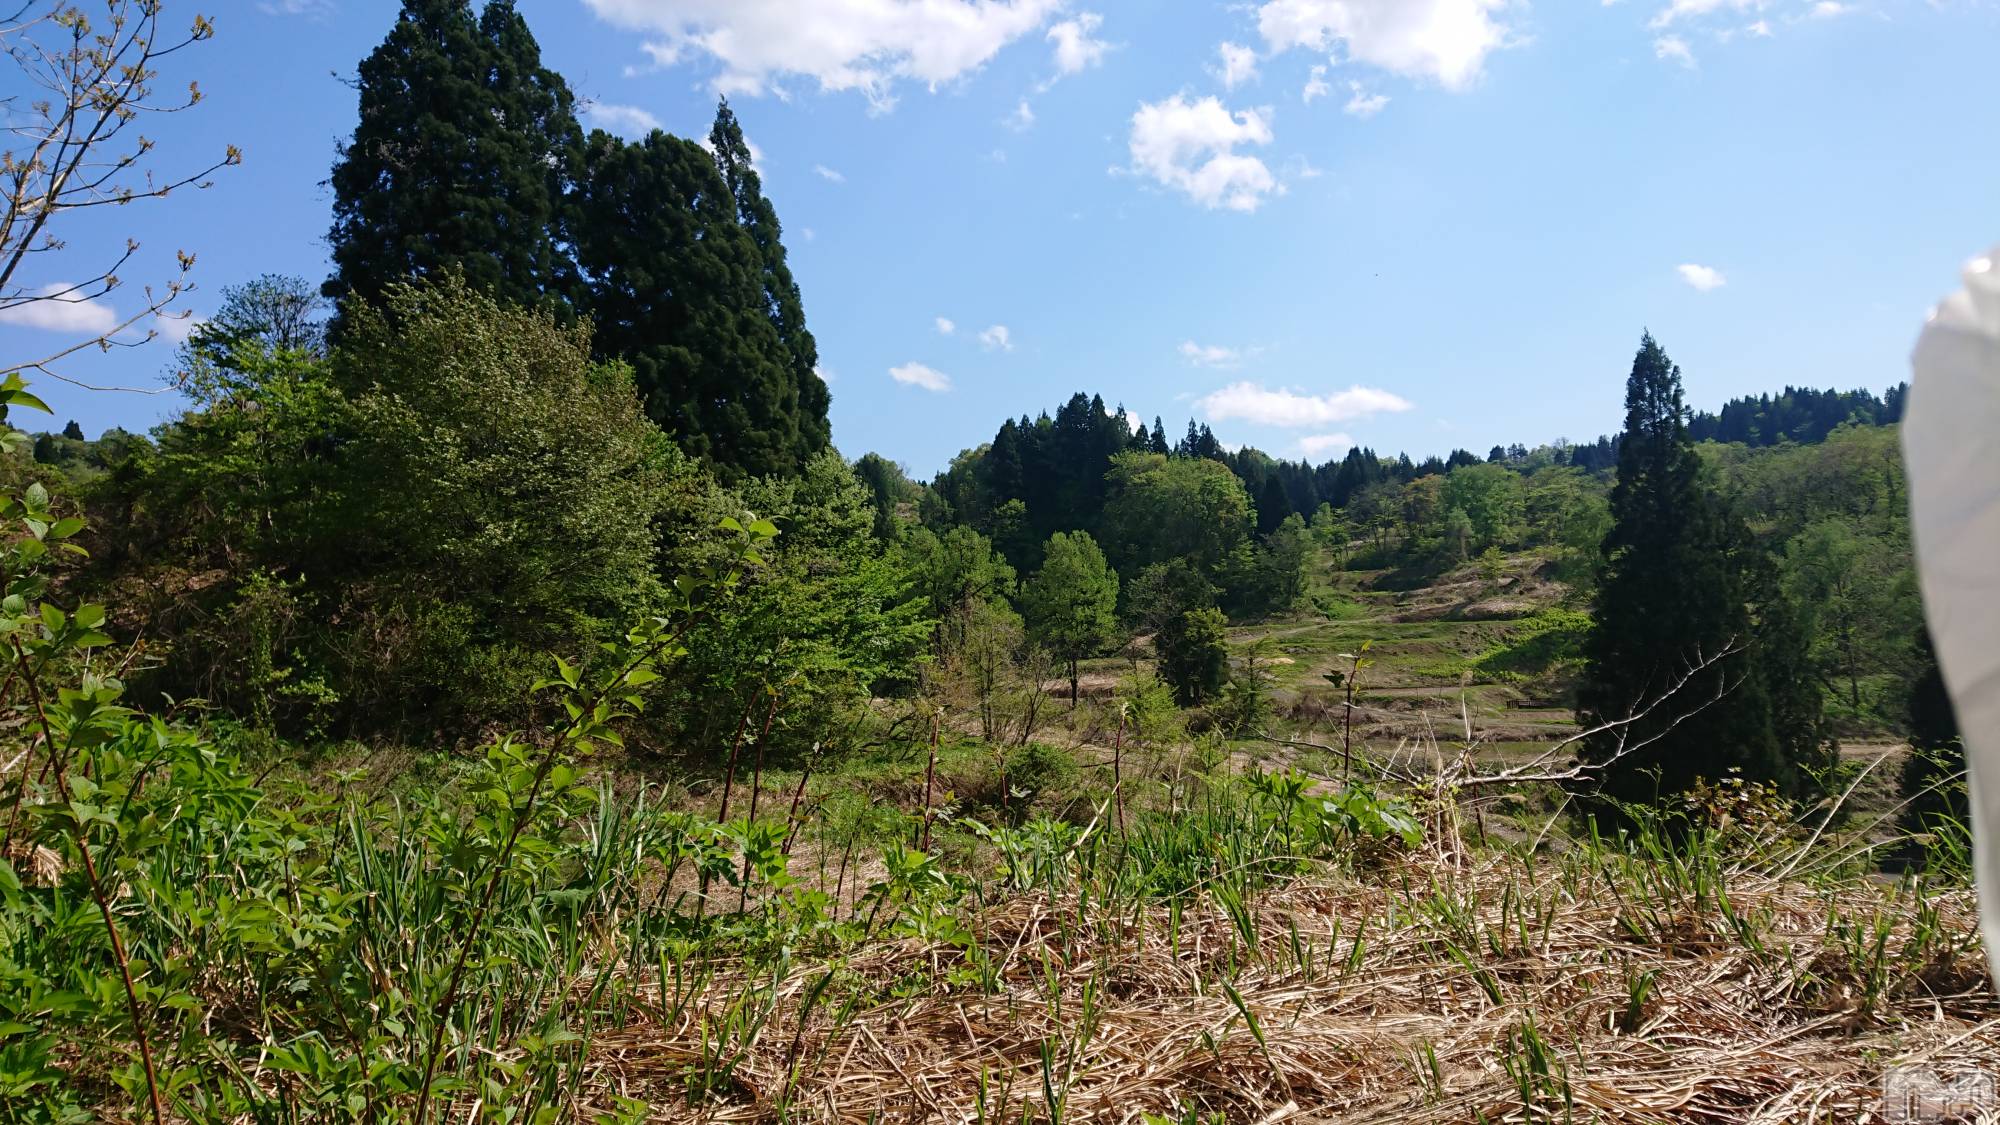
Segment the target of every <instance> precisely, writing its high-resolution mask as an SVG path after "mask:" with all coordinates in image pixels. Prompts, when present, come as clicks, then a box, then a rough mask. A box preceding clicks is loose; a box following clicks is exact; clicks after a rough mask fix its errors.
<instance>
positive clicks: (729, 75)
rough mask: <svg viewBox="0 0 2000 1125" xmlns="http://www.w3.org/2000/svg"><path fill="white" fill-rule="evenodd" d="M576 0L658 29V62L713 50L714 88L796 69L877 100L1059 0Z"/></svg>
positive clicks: (981, 51) (779, 80) (725, 89)
mask: <svg viewBox="0 0 2000 1125" xmlns="http://www.w3.org/2000/svg"><path fill="white" fill-rule="evenodd" d="M584 2H585V3H586V4H587V5H588V6H589V7H590V10H591V11H592V12H594V13H596V15H597V17H598V18H599V19H602V20H604V21H605V22H607V23H610V24H612V25H614V26H616V27H619V28H622V29H624V30H627V31H633V32H638V33H640V34H643V35H650V36H655V37H657V38H656V39H654V40H653V41H651V42H649V43H648V44H647V45H646V50H647V53H648V54H649V55H651V56H652V57H653V60H654V62H655V63H656V64H658V65H660V66H672V65H675V64H677V63H680V62H682V61H684V60H686V59H688V58H690V57H695V56H705V57H707V58H709V59H712V60H713V61H714V63H715V64H716V67H717V73H716V75H715V77H714V80H713V86H714V87H715V89H716V90H717V91H718V92H720V93H724V94H764V93H773V92H775V93H778V94H780V95H783V94H784V93H785V90H784V86H783V83H784V81H785V80H786V79H789V78H803V79H807V80H810V81H812V82H815V83H817V84H818V86H819V88H820V89H821V90H822V91H828V92H833V91H846V90H855V91H859V92H861V93H862V94H864V95H866V96H867V97H868V98H869V100H870V101H872V102H874V103H875V104H876V105H877V106H878V107H883V108H886V107H887V106H889V105H891V104H893V102H894V100H895V99H894V95H893V92H892V91H893V89H894V87H895V85H896V84H897V83H898V82H899V81H914V82H920V83H923V84H924V85H926V86H928V87H930V88H932V89H936V88H937V87H938V86H940V85H942V84H944V83H947V82H951V81H953V80H955V79H958V78H961V77H964V76H965V75H967V74H969V73H971V72H973V71H975V70H978V69H979V68H980V67H982V66H984V65H986V63H987V62H988V61H990V60H991V59H992V58H993V56H994V55H996V54H998V53H999V52H1000V50H1001V49H1002V48H1004V47H1006V46H1007V45H1008V44H1010V43H1013V42H1014V41H1016V40H1018V39H1020V38H1022V37H1023V36H1026V35H1029V34H1032V33H1033V32H1034V31H1035V30H1036V29H1038V28H1040V27H1041V26H1042V25H1043V24H1044V23H1045V22H1046V21H1047V20H1048V19H1049V18H1050V17H1051V16H1053V15H1054V14H1055V13H1056V12H1057V10H1058V9H1059V8H1060V7H1061V0H815V2H814V3H809V4H801V3H798V2H797V0H584ZM1079 18H1081V17H1079ZM1071 22H1076V21H1071ZM1093 26H1094V25H1093ZM1060 57H1061V51H1060V50H1059V51H1058V58H1059V59H1060Z"/></svg>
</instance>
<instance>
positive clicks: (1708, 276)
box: [1674, 262, 1729, 293]
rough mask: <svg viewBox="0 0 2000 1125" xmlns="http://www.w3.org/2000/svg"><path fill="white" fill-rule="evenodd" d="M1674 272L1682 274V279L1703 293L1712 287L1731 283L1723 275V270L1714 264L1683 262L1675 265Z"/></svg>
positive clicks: (1715, 287) (1718, 287) (1717, 287)
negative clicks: (1702, 264) (1701, 264)
mask: <svg viewBox="0 0 2000 1125" xmlns="http://www.w3.org/2000/svg"><path fill="white" fill-rule="evenodd" d="M1674 272H1675V273H1678V274H1680V275H1681V280H1682V281H1685V282H1687V283H1688V284H1689V285H1692V286H1694V287H1695V288H1696V289H1699V290H1700V291H1702V292H1703V293H1706V292H1708V291H1709V290H1711V289H1720V288H1722V287H1723V286H1725V285H1727V284H1729V279H1728V278H1726V277H1724V276H1722V271H1721V270H1719V269H1716V268H1714V267H1713V266H1699V265H1696V264H1695V263H1693V262H1683V263H1682V264H1680V265H1678V266H1675V267H1674Z"/></svg>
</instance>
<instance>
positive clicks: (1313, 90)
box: [1299, 66, 1333, 105]
mask: <svg viewBox="0 0 2000 1125" xmlns="http://www.w3.org/2000/svg"><path fill="white" fill-rule="evenodd" d="M1331 93H1333V87H1332V86H1329V85H1327V84H1326V67H1325V66H1316V67H1313V68H1312V70H1311V72H1310V73H1308V74H1307V75H1306V88H1305V90H1304V91H1302V92H1301V93H1300V95H1299V100H1301V101H1303V102H1305V103H1306V104H1307V105H1311V104H1312V100H1313V99H1314V98H1323V97H1325V96H1327V95H1328V94H1331Z"/></svg>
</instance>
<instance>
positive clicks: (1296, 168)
mask: <svg viewBox="0 0 2000 1125" xmlns="http://www.w3.org/2000/svg"><path fill="white" fill-rule="evenodd" d="M1278 171H1279V173H1280V174H1281V178H1282V179H1283V180H1285V181H1286V182H1287V183H1289V182H1290V181H1292V180H1317V179H1319V178H1320V177H1321V176H1324V175H1326V173H1325V172H1324V171H1322V170H1320V169H1318V168H1315V167H1313V162H1312V161H1310V160H1308V159H1306V156H1305V154H1304V153H1302V152H1295V153H1293V154H1291V155H1290V156H1287V157H1285V163H1284V164H1283V165H1282V166H1281V167H1280V168H1279V169H1278Z"/></svg>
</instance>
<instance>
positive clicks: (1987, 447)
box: [1903, 247, 2000, 981]
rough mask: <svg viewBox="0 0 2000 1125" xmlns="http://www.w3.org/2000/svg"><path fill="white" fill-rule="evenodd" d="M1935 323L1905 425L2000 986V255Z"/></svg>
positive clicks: (1923, 568) (1949, 301) (1998, 252)
mask: <svg viewBox="0 0 2000 1125" xmlns="http://www.w3.org/2000/svg"><path fill="white" fill-rule="evenodd" d="M1963 276H1964V280H1965V288H1964V289H1962V290H1960V291H1959V292H1957V293H1954V294H1952V295H1951V296H1950V297H1948V298H1946V299H1945V301H1944V302H1943V303H1942V304H1940V305H1939V306H1938V307H1937V308H1936V310H1934V311H1933V312H1932V313H1931V317H1930V321H1929V323H1928V324H1926V325H1925V326H1924V331H1923V334H1922V335H1921V336H1920V337H1918V339H1917V347H1916V352H1915V354H1914V355H1913V356H1912V357H1911V366H1912V368H1913V369H1914V376H1913V378H1912V379H1911V381H1910V397H1909V402H1908V406H1907V409H1906V410H1905V413H1904V421H1903V460H1904V463H1905V464H1907V465H1908V466H1909V470H1910V512H1911V527H1912V530H1913V531H1914V533H1915V536H1916V547H1917V573H1918V577H1919V578H1920V580H1921V581H1922V583H1923V591H1924V610H1925V616H1926V617H1927V618H1928V619H1929V621H1930V627H1931V639H1932V640H1933V641H1934V642H1935V643H1936V645H1937V653H1938V664H1939V667H1940V668H1941V669H1942V670H1943V672H1944V680H1945V687H1946V688H1947V689H1948V690H1949V691H1950V693H1951V699H1952V705H1953V707H1954V708H1955V709H1956V710H1957V712H1958V725H1959V731H1960V733H1961V734H1962V736H1963V738H1964V741H1965V761H1966V768H1967V771H1968V776H1967V778H1966V788H1967V789H1968V790H1969V791H1970V794H1971V798H1972V801H1971V804H1972V834H1973V877H1974V879H1975V881H1976V882H1977V883H1978V884H1979V928H1980V930H1981V932H1982V934H1983V936H1984V937H1985V939H1986V962H1987V966H1988V968H1989V969H1990V970H1991V971H1992V972H1993V975H1994V979H1995V980H1996V981H2000V247H1996V248H1995V249H1994V250H1993V251H1992V252H1990V253H1988V254H1987V255H1986V256H1985V257H1981V258H1974V259H1973V260H1972V261H1971V262H1968V263H1967V264H1966V266H1965V270H1964V274H1963Z"/></svg>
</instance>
